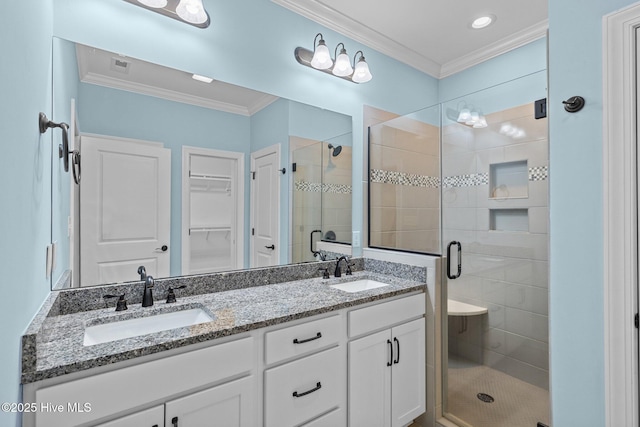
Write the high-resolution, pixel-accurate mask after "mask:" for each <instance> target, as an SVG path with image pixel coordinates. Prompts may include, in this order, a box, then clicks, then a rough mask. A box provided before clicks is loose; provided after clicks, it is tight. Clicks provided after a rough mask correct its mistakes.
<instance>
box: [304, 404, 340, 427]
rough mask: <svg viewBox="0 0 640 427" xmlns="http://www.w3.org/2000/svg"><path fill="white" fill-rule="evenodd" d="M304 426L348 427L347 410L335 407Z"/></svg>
mask: <svg viewBox="0 0 640 427" xmlns="http://www.w3.org/2000/svg"><path fill="white" fill-rule="evenodd" d="M302 427H347V411H346V410H344V409H342V408H338V409H334V410H333V411H331V412H329V413H328V414H324V415H323V416H321V417H319V418H316V419H315V420H313V421H309V422H308V423H306V424H303V425H302Z"/></svg>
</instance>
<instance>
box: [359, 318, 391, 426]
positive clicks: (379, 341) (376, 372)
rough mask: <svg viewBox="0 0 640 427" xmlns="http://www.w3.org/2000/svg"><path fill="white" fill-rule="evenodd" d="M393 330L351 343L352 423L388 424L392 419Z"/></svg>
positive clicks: (362, 424)
mask: <svg viewBox="0 0 640 427" xmlns="http://www.w3.org/2000/svg"><path fill="white" fill-rule="evenodd" d="M389 342H391V334H390V333H389V330H386V331H382V332H378V333H375V334H372V335H367V336H366V337H364V338H360V339H357V340H355V341H351V342H350V343H349V425H350V426H367V427H388V426H389V425H390V422H391V367H390V366H388V364H389V363H390V362H391V347H390V345H389Z"/></svg>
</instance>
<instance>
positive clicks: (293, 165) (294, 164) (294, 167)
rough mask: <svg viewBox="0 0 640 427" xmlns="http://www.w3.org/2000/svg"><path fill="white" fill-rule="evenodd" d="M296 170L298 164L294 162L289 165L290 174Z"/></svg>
mask: <svg viewBox="0 0 640 427" xmlns="http://www.w3.org/2000/svg"><path fill="white" fill-rule="evenodd" d="M296 169H298V164H297V163H296V162H293V163H291V172H295V171H296Z"/></svg>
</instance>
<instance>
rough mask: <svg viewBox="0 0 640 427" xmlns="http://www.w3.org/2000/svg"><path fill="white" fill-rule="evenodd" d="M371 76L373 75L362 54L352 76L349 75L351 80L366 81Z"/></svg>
mask: <svg viewBox="0 0 640 427" xmlns="http://www.w3.org/2000/svg"><path fill="white" fill-rule="evenodd" d="M356 55H357V53H356ZM372 78H373V76H372V75H371V71H369V64H367V61H365V60H364V56H361V57H360V60H359V61H358V63H357V64H356V69H355V70H354V71H353V77H351V80H353V81H354V82H356V83H366V82H368V81H369V80H371V79H372Z"/></svg>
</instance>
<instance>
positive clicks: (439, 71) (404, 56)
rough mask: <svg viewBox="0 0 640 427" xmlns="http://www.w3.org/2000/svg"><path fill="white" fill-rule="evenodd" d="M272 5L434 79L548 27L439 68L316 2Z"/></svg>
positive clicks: (541, 26)
mask: <svg viewBox="0 0 640 427" xmlns="http://www.w3.org/2000/svg"><path fill="white" fill-rule="evenodd" d="M271 1H272V2H273V3H275V4H278V5H280V6H282V7H284V8H287V9H289V10H291V11H293V12H295V13H297V14H299V15H302V16H304V17H305V18H308V19H310V20H312V21H314V22H317V23H318V24H320V25H323V26H325V27H327V28H329V29H331V30H334V31H336V32H338V33H340V34H343V35H344V36H346V37H349V38H351V39H353V40H355V41H357V42H360V43H362V44H363V45H365V46H368V47H370V48H372V49H375V50H376V51H378V52H380V53H382V54H384V55H386V56H388V57H390V58H393V59H395V60H397V61H400V62H402V63H405V64H407V65H409V66H411V67H413V68H415V69H417V70H419V71H422V72H423V73H426V74H428V75H430V76H432V77H435V78H437V79H441V78H444V77H447V76H450V75H452V74H455V73H458V72H460V71H462V70H465V69H467V68H470V67H473V66H474V65H477V64H480V63H481V62H484V61H487V60H489V59H491V58H495V57H496V56H499V55H501V54H503V53H506V52H509V51H511V50H513V49H516V48H518V47H521V46H524V45H525V44H527V43H531V42H532V41H534V40H537V39H540V38H542V37H545V36H546V33H547V28H548V26H549V24H548V20H544V21H542V22H540V23H538V24H536V25H532V26H531V27H529V28H526V29H524V30H522V31H519V32H517V33H515V34H514V35H512V36H510V37H508V38H506V39H503V40H500V41H498V42H496V43H493V44H491V45H489V46H486V47H485V48H484V49H482V51H476V52H473V53H471V54H469V55H465V56H462V57H460V58H457V59H455V60H453V61H449V62H447V63H445V64H444V65H442V66H441V65H440V64H438V63H437V62H435V61H433V60H431V59H429V58H426V57H424V56H422V55H421V54H419V53H417V52H415V51H414V50H412V49H409V48H407V47H406V46H404V45H401V44H399V43H397V42H395V41H393V40H391V39H389V38H388V37H385V36H383V35H382V34H380V33H379V32H377V31H375V30H373V29H372V28H370V27H367V26H366V25H362V24H361V23H360V22H358V21H355V20H353V19H351V18H347V17H345V16H344V15H342V14H340V13H338V12H337V11H336V10H334V9H332V8H330V7H327V6H325V5H323V4H320V3H319V2H317V1H316V0H271ZM303 3H304V4H303Z"/></svg>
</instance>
